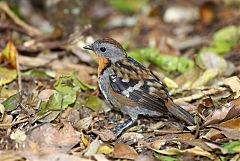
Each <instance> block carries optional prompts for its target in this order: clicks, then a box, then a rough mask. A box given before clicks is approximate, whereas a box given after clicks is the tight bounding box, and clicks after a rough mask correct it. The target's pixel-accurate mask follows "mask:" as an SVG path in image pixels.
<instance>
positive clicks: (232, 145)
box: [223, 141, 240, 153]
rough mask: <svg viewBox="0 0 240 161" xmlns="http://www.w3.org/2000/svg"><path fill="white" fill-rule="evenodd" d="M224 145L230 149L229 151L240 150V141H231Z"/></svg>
mask: <svg viewBox="0 0 240 161" xmlns="http://www.w3.org/2000/svg"><path fill="white" fill-rule="evenodd" d="M223 147H224V148H225V149H227V150H228V151H229V153H236V152H238V153H239V152H240V141H230V142H227V143H224V144H223Z"/></svg>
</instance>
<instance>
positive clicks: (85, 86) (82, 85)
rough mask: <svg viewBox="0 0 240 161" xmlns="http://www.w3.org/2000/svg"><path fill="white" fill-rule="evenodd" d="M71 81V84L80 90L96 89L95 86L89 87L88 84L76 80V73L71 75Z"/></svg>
mask: <svg viewBox="0 0 240 161" xmlns="http://www.w3.org/2000/svg"><path fill="white" fill-rule="evenodd" d="M72 79H73V83H74V85H75V86H77V87H79V88H80V89H82V90H96V89H97V87H96V86H92V85H89V84H86V83H83V82H82V81H80V80H79V79H78V78H77V73H76V72H74V73H73V74H72Z"/></svg>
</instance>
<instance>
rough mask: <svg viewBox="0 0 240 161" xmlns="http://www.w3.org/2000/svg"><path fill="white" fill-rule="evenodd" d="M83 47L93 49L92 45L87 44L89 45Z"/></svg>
mask: <svg viewBox="0 0 240 161" xmlns="http://www.w3.org/2000/svg"><path fill="white" fill-rule="evenodd" d="M83 48H84V49H87V50H93V47H92V45H87V46H84V47H83Z"/></svg>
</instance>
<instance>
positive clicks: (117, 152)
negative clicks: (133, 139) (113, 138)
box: [112, 144, 138, 160]
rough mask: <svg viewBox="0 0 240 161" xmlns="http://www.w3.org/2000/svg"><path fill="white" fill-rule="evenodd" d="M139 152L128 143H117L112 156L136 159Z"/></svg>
mask: <svg viewBox="0 0 240 161" xmlns="http://www.w3.org/2000/svg"><path fill="white" fill-rule="evenodd" d="M137 155H138V154H137V152H136V151H135V150H134V149H133V148H132V147H130V146H129V145H126V144H116V145H115V147H114V150H113V154H112V157H114V158H119V159H131V160H134V159H135V158H136V157H137Z"/></svg>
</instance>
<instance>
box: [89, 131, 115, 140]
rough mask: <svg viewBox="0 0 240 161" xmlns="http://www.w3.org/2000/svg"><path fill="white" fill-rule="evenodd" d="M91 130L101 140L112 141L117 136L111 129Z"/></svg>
mask: <svg viewBox="0 0 240 161" xmlns="http://www.w3.org/2000/svg"><path fill="white" fill-rule="evenodd" d="M92 132H93V133H95V134H97V135H98V136H99V137H100V138H101V140H102V141H113V140H116V138H117V136H116V135H115V134H114V133H113V131H111V130H108V129H100V130H93V131H92Z"/></svg>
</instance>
